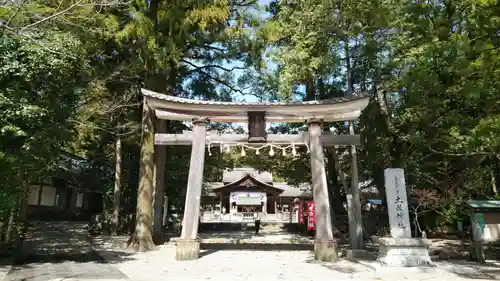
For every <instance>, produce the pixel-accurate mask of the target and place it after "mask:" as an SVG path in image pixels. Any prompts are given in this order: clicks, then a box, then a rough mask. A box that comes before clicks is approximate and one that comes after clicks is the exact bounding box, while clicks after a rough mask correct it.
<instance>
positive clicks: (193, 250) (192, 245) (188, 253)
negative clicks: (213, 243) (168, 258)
mask: <svg viewBox="0 0 500 281" xmlns="http://www.w3.org/2000/svg"><path fill="white" fill-rule="evenodd" d="M199 256H200V241H199V240H187V239H179V240H178V241H177V246H176V248H175V259H176V260H178V261H191V260H196V259H198V258H199Z"/></svg>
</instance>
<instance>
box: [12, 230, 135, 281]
mask: <svg viewBox="0 0 500 281" xmlns="http://www.w3.org/2000/svg"><path fill="white" fill-rule="evenodd" d="M84 225H85V224H84V223H74V222H38V223H33V224H32V227H31V228H30V230H29V231H28V235H27V237H26V240H25V241H24V244H23V247H22V249H21V255H20V257H19V258H18V259H17V260H16V261H15V262H14V265H13V266H12V268H11V269H10V271H9V272H8V274H7V275H6V276H5V278H4V281H21V280H23V281H24V280H26V281H45V280H51V281H52V280H71V281H74V280H90V279H99V280H127V279H128V278H127V277H126V276H125V275H124V274H123V273H121V272H120V271H119V270H117V269H116V268H115V267H113V266H111V265H110V264H108V262H106V261H105V260H104V259H103V258H102V257H100V256H99V255H98V254H97V253H96V252H95V251H94V250H93V249H92V246H91V245H90V241H89V240H88V238H87V231H86V230H85V228H84Z"/></svg>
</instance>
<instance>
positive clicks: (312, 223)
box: [307, 201, 316, 230]
mask: <svg viewBox="0 0 500 281" xmlns="http://www.w3.org/2000/svg"><path fill="white" fill-rule="evenodd" d="M307 229H308V230H316V214H315V213H314V201H307Z"/></svg>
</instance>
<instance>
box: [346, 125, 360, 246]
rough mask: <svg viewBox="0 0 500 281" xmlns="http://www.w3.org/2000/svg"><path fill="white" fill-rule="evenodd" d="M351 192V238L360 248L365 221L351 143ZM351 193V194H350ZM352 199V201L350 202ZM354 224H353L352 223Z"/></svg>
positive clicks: (351, 130) (354, 244)
mask: <svg viewBox="0 0 500 281" xmlns="http://www.w3.org/2000/svg"><path fill="white" fill-rule="evenodd" d="M349 134H350V135H354V123H353V121H350V122H349ZM350 189H351V190H350V191H351V192H350V194H348V195H347V199H348V204H347V205H348V206H349V208H350V210H349V215H353V220H349V236H350V237H349V238H350V240H351V241H350V242H351V248H352V249H353V250H359V249H362V248H363V244H364V241H363V221H362V217H361V201H360V199H359V179H358V160H357V153H356V145H355V144H352V145H351V188H350ZM349 195H350V196H349ZM349 201H350V202H349ZM351 224H352V225H351Z"/></svg>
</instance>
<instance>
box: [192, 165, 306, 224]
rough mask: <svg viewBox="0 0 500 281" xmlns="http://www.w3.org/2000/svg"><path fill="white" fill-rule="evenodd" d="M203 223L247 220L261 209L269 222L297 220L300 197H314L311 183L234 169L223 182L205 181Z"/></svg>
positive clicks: (225, 173)
mask: <svg viewBox="0 0 500 281" xmlns="http://www.w3.org/2000/svg"><path fill="white" fill-rule="evenodd" d="M204 189H205V192H203V195H202V198H201V208H202V216H201V220H202V222H244V221H246V220H253V213H254V212H261V213H262V214H263V220H264V221H269V222H289V223H298V215H299V212H298V208H299V206H298V202H299V200H312V193H311V185H310V184H309V183H302V184H299V185H298V186H293V185H290V184H288V183H285V182H275V181H274V180H273V175H272V174H271V173H269V172H259V171H257V170H256V169H253V168H235V169H233V170H226V171H224V173H223V177H222V181H221V182H208V183H205V184H204Z"/></svg>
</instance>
